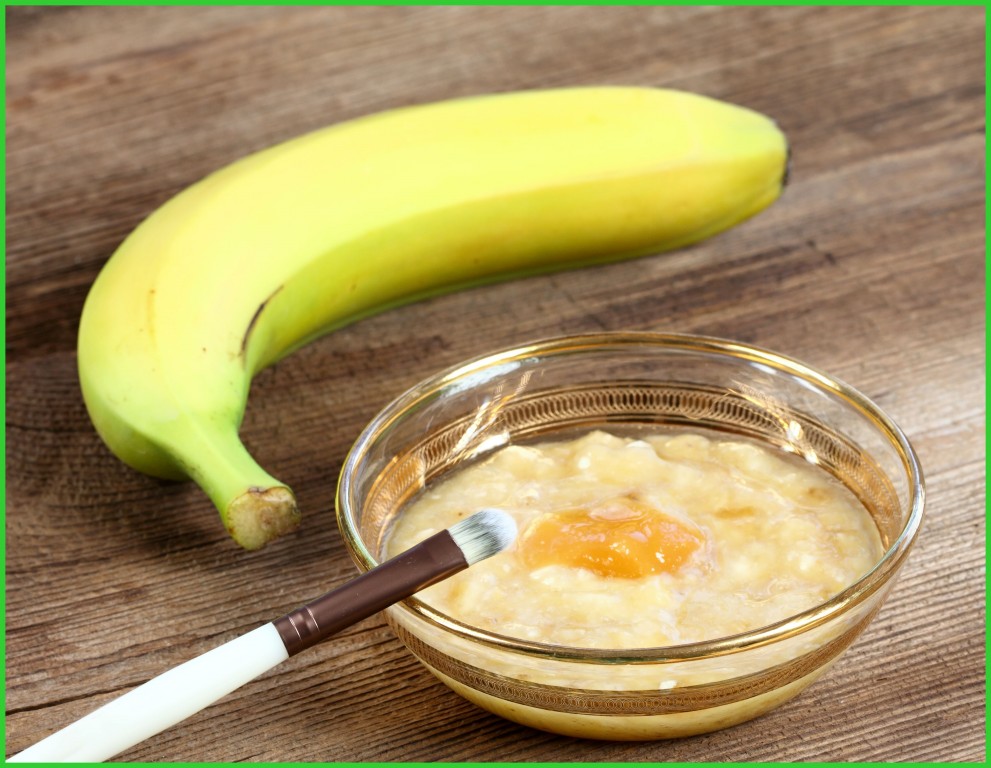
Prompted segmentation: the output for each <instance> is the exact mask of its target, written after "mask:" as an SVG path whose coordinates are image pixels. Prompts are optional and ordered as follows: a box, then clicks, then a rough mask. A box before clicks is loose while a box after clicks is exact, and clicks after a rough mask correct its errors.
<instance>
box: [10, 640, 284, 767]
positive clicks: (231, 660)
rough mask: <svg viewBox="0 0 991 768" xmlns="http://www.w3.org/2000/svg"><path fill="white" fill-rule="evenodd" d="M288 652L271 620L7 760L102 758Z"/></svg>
mask: <svg viewBox="0 0 991 768" xmlns="http://www.w3.org/2000/svg"><path fill="white" fill-rule="evenodd" d="M287 658H289V653H288V651H286V646H285V644H284V643H283V642H282V638H281V637H280V636H279V633H278V631H277V630H276V629H275V626H274V624H271V623H269V624H265V625H263V626H261V627H258V629H254V630H252V631H251V632H248V633H247V634H245V635H242V636H241V637H238V638H236V639H234V640H231V641H230V642H228V643H224V644H223V645H221V646H220V647H219V648H214V649H213V650H212V651H207V652H206V653H204V654H203V655H201V656H197V657H196V658H195V659H191V660H189V661H187V662H186V663H185V664H181V665H179V666H178V667H175V668H174V669H170V670H169V671H168V672H165V673H163V674H161V675H159V676H158V677H155V678H152V679H151V680H149V681H148V682H147V683H145V684H144V685H140V686H138V687H137V688H135V689H134V690H132V691H128V692H127V693H125V694H124V695H123V696H121V697H120V698H118V699H114V700H113V701H111V702H109V703H107V704H104V705H103V706H102V707H100V708H99V709H97V710H95V711H94V712H91V713H90V714H88V715H86V716H85V717H83V718H82V719H80V720H77V721H76V722H75V723H73V724H72V725H69V726H66V727H65V728H63V729H62V730H61V731H56V732H55V733H53V734H52V735H51V736H48V737H47V738H45V739H42V740H41V741H39V742H38V743H37V744H35V745H34V746H32V747H28V748H27V749H25V750H24V751H23V752H20V753H18V754H16V755H14V756H13V757H11V758H10V759H9V761H8V762H12V763H13V762H27V763H42V762H44V763H48V762H100V761H103V760H107V759H109V758H111V757H113V756H114V755H116V754H118V753H120V752H123V751H124V750H125V749H127V748H128V747H132V746H134V745H135V744H137V743H139V742H141V741H144V740H145V739H147V738H149V737H151V736H154V735H155V734H156V733H160V732H161V731H164V730H165V729H166V728H168V727H170V726H172V725H175V724H176V723H178V722H180V721H181V720H185V719H186V718H187V717H189V716H190V715H193V714H195V713H197V712H199V711H200V710H202V709H204V708H205V707H208V706H209V705H210V704H213V703H214V702H215V701H217V700H218V699H221V698H223V697H224V696H226V695H227V694H228V693H230V692H231V691H233V690H235V689H237V688H240V687H241V686H242V685H244V684H245V683H247V682H249V681H250V680H253V679H254V678H256V677H258V675H260V674H262V673H263V672H266V671H268V670H269V669H271V668H272V667H274V666H275V665H276V664H279V663H280V662H282V661H285V660H286V659H287Z"/></svg>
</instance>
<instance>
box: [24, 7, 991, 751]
mask: <svg viewBox="0 0 991 768" xmlns="http://www.w3.org/2000/svg"><path fill="white" fill-rule="evenodd" d="M7 36H8V46H9V47H8V74H7V77H8V80H7V105H8V126H7V148H8V155H7V157H8V176H7V178H8V196H7V227H8V238H7V243H8V253H7V295H6V300H7V316H6V317H7V320H6V321H7V326H6V340H7V432H6V435H7V443H6V447H7V452H6V460H7V489H6V490H7V496H6V536H7V548H6V555H7V559H6V578H7V606H6V621H7V623H6V629H7V634H6V653H7V656H6V660H7V668H6V672H7V700H6V713H7V720H6V738H7V745H6V749H7V754H8V755H9V754H12V753H14V752H17V751H19V750H21V749H23V748H25V747H27V746H28V745H29V744H31V743H33V742H34V741H36V740H37V739H39V738H41V737H43V736H44V735H46V734H48V733H49V732H51V731H52V730H54V729H56V728H58V727H61V726H63V725H65V724H67V723H69V722H70V721H72V720H74V719H76V718H78V717H80V716H81V715H83V714H85V713H86V712H88V711H89V710H91V709H93V708H94V707H95V706H96V705H98V704H100V703H102V702H104V701H107V700H108V699H110V698H113V697H114V696H116V695H118V694H120V693H121V692H123V691H125V690H126V689H128V688H130V687H132V686H134V685H136V684H138V683H140V682H142V681H144V680H146V679H148V678H149V677H152V676H153V675H155V674H158V673H160V672H162V671H164V670H165V669H167V668H169V667H171V666H174V665H176V664H178V663H180V662H182V661H184V660H185V659H188V658H190V657H192V656H193V655H195V654H198V653H201V652H203V651H206V650H208V649H209V648H211V647H213V646H215V645H217V644H219V643H220V642H222V641H225V640H229V639H231V638H233V637H234V636H236V635H238V634H240V633H243V632H244V631H246V630H247V629H249V628H252V627H254V626H257V625H258V624H261V623H263V622H266V621H269V620H271V619H273V618H275V617H276V616H279V615H281V614H282V613H283V612H285V611H286V610H289V609H290V608H292V607H294V606H295V605H297V604H298V603H299V602H300V601H301V600H303V599H306V598H309V597H312V596H314V595H315V594H318V593H319V592H321V591H323V590H324V589H326V588H328V587H330V586H332V585H334V584H335V583H338V582H340V581H342V580H344V579H345V578H347V577H349V576H350V575H352V574H353V573H354V569H353V566H352V565H351V563H350V561H349V559H348V557H347V555H346V553H345V551H344V548H343V545H342V543H341V540H340V538H339V536H338V533H337V531H336V529H335V524H334V518H333V494H334V486H335V482H336V477H337V473H338V471H339V469H340V467H341V464H342V461H343V459H344V456H345V454H346V452H347V450H348V448H349V446H350V444H351V442H352V441H353V440H354V438H355V437H356V436H357V435H358V433H359V431H360V430H361V428H362V427H363V426H364V425H365V424H366V423H367V422H368V421H369V419H371V418H372V416H373V415H374V414H375V413H376V411H377V410H378V409H379V408H381V407H382V406H383V405H384V404H385V403H386V402H387V401H388V400H390V399H391V398H392V397H393V396H395V395H396V394H398V393H399V392H401V391H402V390H404V389H405V388H406V387H408V386H410V385H411V384H413V383H415V382H416V381H418V380H420V379H421V378H423V377H425V376H427V375H429V374H430V373H431V372H433V371H436V370H438V369H439V368H442V367H446V366H448V365H450V364H453V363H455V362H457V361H459V360H462V359H465V358H468V357H472V356H474V355H476V354H479V353H481V352H484V351H486V350H491V349H496V348H499V347H503V346H508V345H512V344H516V343H519V342H522V341H525V340H529V339H533V338H536V337H544V336H549V335H553V334H558V333H570V332H580V331H592V330H599V329H610V330H619V329H651V330H664V331H680V332H698V333H704V334H712V335H718V336H724V337H731V338H735V339H740V340H743V341H747V342H753V343H756V344H759V345H761V346H765V347H769V348H771V349H775V350H777V351H780V352H783V353H785V354H790V355H793V356H796V357H799V358H801V359H804V360H806V361H807V362H809V363H811V364H813V365H815V366H817V367H820V368H823V369H825V370H828V371H830V372H832V373H834V374H835V375H837V376H839V377H840V378H842V379H844V380H846V381H848V382H850V383H852V384H853V385H855V386H856V387H858V388H859V389H861V390H862V391H864V392H865V393H867V394H868V395H870V396H871V397H873V398H874V399H875V400H876V401H877V402H878V403H879V404H880V405H881V406H882V407H883V408H885V409H886V410H887V411H888V412H889V413H890V414H891V415H892V416H893V417H894V418H895V420H896V421H898V422H899V423H900V424H901V425H902V427H903V428H904V429H905V430H906V432H907V433H908V434H909V435H910V437H911V439H912V440H913V441H914V444H915V446H916V448H917V449H918V452H919V454H920V455H921V458H922V461H923V464H924V467H925V471H926V475H927V480H928V488H929V494H930V496H929V503H928V510H927V512H928V519H927V522H926V524H925V528H924V531H923V534H922V536H921V539H920V541H919V543H918V546H917V547H916V549H915V550H914V551H913V553H912V556H911V558H910V561H909V563H908V565H907V567H906V568H905V571H904V574H903V576H902V577H901V579H900V581H899V583H898V584H897V586H896V589H895V591H894V593H893V594H892V596H891V598H890V599H889V601H888V603H887V604H886V606H885V608H884V610H883V611H882V612H881V615H880V616H879V618H878V619H877V620H876V621H875V622H874V623H873V624H872V626H871V627H870V628H869V629H868V631H867V632H866V633H865V635H863V636H862V637H861V638H860V639H859V640H858V641H857V643H856V644H855V645H854V646H853V648H852V649H851V650H850V651H849V652H848V653H847V654H846V655H845V656H844V657H843V659H842V660H841V661H840V663H839V664H838V665H837V666H836V667H834V669H833V670H832V671H831V672H830V673H829V674H828V675H827V676H826V677H825V678H823V679H822V680H820V681H819V682H818V683H817V684H816V685H815V686H813V687H812V688H811V689H809V690H808V691H807V692H806V693H805V694H803V695H802V696H801V697H799V698H797V699H795V700H794V701H792V702H791V703H789V704H787V705H786V706H784V707H782V708H780V709H779V710H776V711H774V712H772V713H771V714H768V715H767V716H765V717H763V718H760V719H758V720H756V721H753V722H750V723H747V724H744V725H741V726H739V727H736V728H732V729H729V730H727V731H724V732H720V733H714V734H711V735H707V736H702V737H696V738H689V739H683V740H677V741H671V742H657V743H599V742H593V741H580V740H574V739H569V738H563V737H558V736H554V735H549V734H546V733H542V732H538V731H535V730H530V729H527V728H523V727H520V726H517V725H514V724H512V723H510V722H507V721H504V720H502V719H499V718H497V717H495V716H493V715H490V714H488V713H486V712H484V711H481V710H479V709H477V708H475V707H474V706H473V705H470V704H468V703H467V702H465V701H463V700H462V699H460V698H459V697H457V696H456V695H455V694H453V693H451V692H449V691H448V690H447V689H446V688H444V687H443V686H442V685H441V684H440V683H439V682H437V681H435V680H434V679H433V678H432V677H431V676H430V675H429V674H428V673H427V672H426V671H424V670H423V669H422V668H421V667H420V666H419V664H418V663H417V662H416V661H415V660H413V658H412V657H411V656H410V655H408V654H407V653H406V651H405V650H404V649H403V647H402V646H401V645H400V643H399V642H398V641H397V640H396V638H395V637H394V635H393V634H392V632H391V630H390V629H389V628H388V627H387V626H386V625H385V624H384V622H383V620H382V618H381V617H380V616H376V617H373V618H371V619H368V620H366V621H364V622H362V623H361V624H359V625H357V626H355V627H354V628H353V629H351V630H349V631H347V632H345V633H344V634H343V635H342V636H341V637H339V638H338V639H337V640H336V641H335V642H331V643H327V644H325V645H323V646H322V647H318V648H315V649H313V650H311V651H310V652H308V653H306V654H302V655H301V656H298V657H295V658H294V659H293V660H291V661H290V662H289V663H287V664H285V665H284V666H283V667H280V668H279V669H278V670H277V671H275V672H272V673H270V674H267V675H265V676H264V677H262V678H260V679H258V680H256V681H254V682H253V683H251V684H249V685H247V686H246V687H244V688H242V689H241V690H239V691H237V692H236V693H234V694H232V695H231V696H229V697H227V698H226V699H224V700H223V701H221V702H220V703H219V704H217V705H216V706H214V707H212V708H210V709H208V710H207V711H205V712H202V713H200V714H198V715H196V716H194V717H192V718H191V719H189V720H188V721H186V722H185V723H183V724H181V725H179V726H177V727H175V728H173V729H172V730H170V731H168V732H166V733H163V734H161V735H159V736H157V737H155V738H153V739H151V740H149V741H147V742H145V743H144V744H141V745H139V746H138V747H135V748H134V749H131V750H130V751H128V752H126V753H124V754H123V755H121V756H120V757H121V759H127V760H134V761H175V760H183V761H241V760H257V761H309V760H319V761H338V760H378V761H401V760H402V761H448V760H453V761H488V760H502V761H532V760H540V761H577V760H610V761H641V760H657V761H662V760H664V761H666V760H684V761H705V760H713V761H715V760H718V761H723V760H734V761H736V760H753V761H758V760H810V759H825V760H910V759H915V760H977V761H979V760H981V759H982V758H983V756H984V588H985V582H984V568H983V565H984V561H985V547H984V501H985V489H984V458H985V457H984V428H985V411H984V405H985V401H984V381H985V379H984V363H985V357H984V343H983V340H984V258H983V256H984V248H985V242H984V223H985V214H984V151H985V139H984V114H985V112H984V11H983V9H982V8H957V9H952V8H940V9H927V8H861V9H855V8H831V9H826V8H792V9H780V8H779V9H772V8H765V9H748V8H726V9H719V8H568V7H561V8H554V7H547V8H541V7H516V8H513V7H502V8H500V7H494V8H472V7H463V8H458V7H450V8H416V7H406V8H375V7H365V8H336V9H335V8H330V9H321V8H304V9H294V8H261V7H259V8H248V9H244V8H205V7H204V8H89V9H78V8H49V9H30V8H15V9H8V11H7ZM582 83H632V84H646V85H663V86H671V87H677V88H682V89H688V90H693V91H698V92H701V93H705V94H708V95H712V96H716V97H719V98H723V99H726V100H728V101H732V102H735V103H739V104H743V105H746V106H749V107H752V108H754V109H757V110H760V111H762V112H764V113H766V114H768V115H771V116H773V117H774V118H775V119H777V120H778V121H779V123H780V125H781V126H782V127H783V129H784V130H785V131H786V133H787V134H788V136H789V137H790V141H791V145H792V148H793V152H794V166H793V176H792V181H791V184H790V186H789V187H788V189H787V190H786V193H785V195H784V196H783V198H782V199H781V200H780V201H779V202H778V203H776V204H775V205H774V206H773V207H772V208H771V209H769V210H768V211H766V212H765V213H763V214H761V215H760V216H759V217H757V218H756V219H754V220H752V221H750V222H748V223H746V224H745V225H743V226H741V227H739V228H737V229H735V230H732V231H730V232H728V233H725V234H723V235H721V236H719V237H717V238H715V239H713V240H711V241H708V242H706V243H704V244H701V245H698V246H696V247H693V248H690V249H686V250H683V251H681V252H678V253H675V254H670V255H666V256H658V257H650V258H647V259H644V260H640V261H636V262H629V263H623V264H616V265H611V266H607V267H601V268H596V269H588V270H584V271H578V272H570V273H564V274H558V275H552V276H546V277H538V278H533V279H527V280H521V281H517V282H515V283H510V284H502V285H496V286H490V287H486V288H480V289H477V290H473V291H470V292H465V293H461V294H457V295H452V296H447V297H442V298H437V299H434V300H430V301H425V302H422V303H419V304H416V305H413V306H408V307H405V308H402V309H398V310H394V311H391V312H388V313H385V314H382V315H379V316H376V317H373V318H371V319H368V320H365V321H362V322H360V323H358V324H356V325H353V326H351V327H349V328H346V329H344V330H341V331H339V332H337V333H334V334H333V335H331V336H329V337H326V338H324V339H323V340H321V341H319V342H317V343H315V344H313V345H312V346H310V347H308V348H306V349H304V350H302V351H300V352H299V353H297V354H296V355H294V356H292V357H291V358H289V359H286V360H285V361H283V362H281V363H279V364H278V365H276V366H275V367H274V368H271V369H269V370H267V371H265V372H264V373H262V374H261V375H260V376H259V377H258V379H257V381H256V385H255V387H254V389H253V391H252V395H251V402H250V404H249V410H248V416H247V419H246V422H245V425H244V436H245V439H246V441H247V443H248V444H249V446H251V447H252V448H253V449H254V450H255V451H256V453H257V455H258V456H259V457H260V458H261V459H262V462H263V464H266V465H267V466H269V467H271V468H273V469H275V470H276V471H277V472H278V473H279V474H280V476H281V477H282V478H283V479H285V480H286V481H288V482H289V483H290V484H291V485H292V486H293V487H294V488H295V489H296V491H297V493H298V496H299V498H300V501H301V504H302V508H303V510H304V513H305V519H304V524H303V526H302V529H301V530H300V531H299V532H298V533H297V534H294V535H292V536H290V537H288V538H286V539H283V540H280V541H279V542H278V543H276V544H274V545H272V546H270V547H268V548H266V549H264V550H262V551H261V552H258V553H253V554H249V553H245V552H243V551H240V550H239V549H238V548H237V547H236V546H235V545H234V544H233V543H232V542H231V541H230V540H229V538H228V537H227V535H226V533H225V532H224V531H223V530H222V528H221V526H220V523H219V521H218V519H217V517H216V514H215V512H214V511H213V508H212V507H211V506H210V504H209V503H208V502H207V500H206V499H205V497H204V496H203V495H202V493H201V492H200V491H199V490H198V489H197V488H196V487H195V486H193V485H191V484H171V483H165V482H159V481H156V480H153V479H149V478H147V477H144V476H142V475H139V474H138V473H136V472H134V471H132V470H130V469H128V468H127V467H125V466H123V465H122V464H121V463H120V462H118V461H117V460H116V459H114V458H113V457H112V456H111V455H110V453H109V452H108V451H107V450H106V449H105V448H104V447H103V445H102V443H101V442H100V441H99V439H98V438H97V436H96V434H95V433H94V431H93V429H92V427H91V425H90V423H89V420H88V418H87V415H86V412H85V410H84V408H83V404H82V401H81V398H80V394H79V389H78V383H77V378H76V371H75V352H74V348H75V335H76V327H77V320H78V317H79V313H80V309H81V307H82V303H83V299H84V297H85V296H86V292H87V289H88V287H89V285H90V283H91V282H92V280H93V279H94V277H95V276H96V274H97V272H98V270H99V269H100V267H101V265H102V264H103V262H104V261H105V260H106V259H107V257H108V256H109V255H110V253H111V252H112V251H113V249H114V248H115V246H116V245H117V244H118V243H119V242H120V241H121V239H122V238H123V237H124V236H125V235H126V234H127V233H128V231H130V230H131V229H132V228H133V227H134V226H135V225H136V224H137V223H138V222H139V220H140V219H141V218H143V217H144V216H145V215H146V214H148V213H149V212H150V211H151V210H153V209H154V208H155V207H156V206H157V205H159V204H161V203H162V202H164V201H165V200H166V199H168V198H169V197H170V196H171V195H173V194H175V193H176V192H178V191H179V190H180V189H182V188H183V187H185V186H186V185H188V184H190V183H191V182H193V181H195V180H196V179H198V178H200V177H202V176H203V175H205V174H206V173H207V172H209V171H211V170H213V169H215V168H217V167H219V166H221V165H223V164H225V163H227V162H229V161H231V160H234V159H235V158H237V157H239V156H241V155H244V154H246V153H248V152H251V151H253V150H257V149H259V148H262V147H265V146H266V145H269V144H272V143H275V142H277V141H279V140H282V139H287V138H289V137H292V136H294V135H297V134H299V133H302V132H304V131H307V130H309V129H312V128H316V127H319V126H322V125H324V124H327V123H332V122H336V121H339V120H343V119H345V118H350V117H354V116H357V115H361V114H365V113H368V112H373V111H377V110H381V109H385V108H389V107H394V106H397V105H406V104H413V103H419V102H426V101H433V100H437V99H442V98H446V97H452V96H458V95H464V94H473V93H478V92H489V91H504V90H512V89H524V88H537V87H547V86H564V85H571V84H582Z"/></svg>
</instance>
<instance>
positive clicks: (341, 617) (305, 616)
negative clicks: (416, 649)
mask: <svg viewBox="0 0 991 768" xmlns="http://www.w3.org/2000/svg"><path fill="white" fill-rule="evenodd" d="M467 567H468V562H467V561H466V560H465V556H464V553H463V552H462V551H461V548H460V547H459V546H458V545H457V544H456V543H455V542H454V539H453V538H451V534H450V533H448V532H447V531H446V530H445V531H441V532H440V533H437V534H434V535H433V536H431V537H430V538H428V539H425V540H424V541H422V542H420V543H419V544H417V545H416V546H414V547H411V548H410V549H408V550H406V551H405V552H403V553H402V554H400V555H397V556H396V557H394V558H392V559H391V560H387V561H386V562H384V563H382V564H381V565H379V566H376V567H375V568H373V569H372V570H370V571H368V572H366V573H363V574H362V575H361V576H359V577H358V578H356V579H354V580H353V581H349V582H348V583H347V584H345V585H343V586H341V587H338V588H337V589H335V590H332V591H331V592H328V593H327V594H325V595H323V596H321V597H318V598H317V599H316V600H312V601H310V602H309V603H307V604H306V605H303V606H301V607H299V608H297V609H296V610H294V611H291V612H290V613H288V614H286V615H285V616H283V617H282V618H281V619H276V620H275V621H274V622H272V623H273V624H274V625H275V628H276V629H277V630H278V632H279V636H280V637H281V638H282V642H283V643H284V644H285V646H286V650H287V651H288V652H289V655H290V656H293V655H295V654H297V653H299V652H300V651H302V650H305V649H306V648H309V647H310V646H312V645H316V644H317V643H318V642H320V641H321V640H323V639H324V638H327V637H330V636H331V635H334V634H336V633H338V632H340V631H341V630H342V629H344V628H345V627H349V626H351V625H352V624H355V623H357V622H359V621H361V620H362V619H364V618H367V617H369V616H371V615H372V614H373V613H378V612H379V611H381V610H382V609H383V608H387V607H389V606H390V605H392V604H393V603H397V602H399V601H400V600H403V599H404V598H407V597H409V596H410V595H412V594H413V593H415V592H418V591H420V590H421V589H426V588H427V587H429V586H430V585H431V584H435V583H437V582H438V581H441V580H442V579H446V578H447V577H448V576H452V575H454V574H455V573H457V572H458V571H463V570H464V569H465V568H467Z"/></svg>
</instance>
